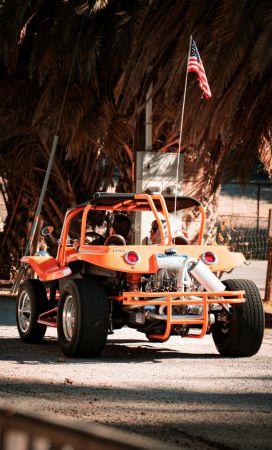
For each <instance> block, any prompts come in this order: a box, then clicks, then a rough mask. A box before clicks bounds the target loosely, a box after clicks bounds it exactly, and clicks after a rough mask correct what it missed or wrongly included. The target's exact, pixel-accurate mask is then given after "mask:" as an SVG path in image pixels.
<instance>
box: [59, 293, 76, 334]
mask: <svg viewBox="0 0 272 450" xmlns="http://www.w3.org/2000/svg"><path fill="white" fill-rule="evenodd" d="M75 324H76V304H75V301H74V299H73V297H72V295H68V296H67V297H66V299H65V302H64V306H63V313H62V327H63V333H64V336H65V338H66V340H67V341H69V342H70V341H71V340H72V338H73V335H74V332H75Z"/></svg>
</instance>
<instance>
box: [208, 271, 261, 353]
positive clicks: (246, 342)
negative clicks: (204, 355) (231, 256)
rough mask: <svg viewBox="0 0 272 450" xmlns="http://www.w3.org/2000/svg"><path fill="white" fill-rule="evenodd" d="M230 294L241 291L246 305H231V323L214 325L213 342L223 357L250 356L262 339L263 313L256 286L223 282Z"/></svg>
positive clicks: (246, 283)
mask: <svg viewBox="0 0 272 450" xmlns="http://www.w3.org/2000/svg"><path fill="white" fill-rule="evenodd" d="M223 283H224V284H225V286H226V289H227V290H229V291H238V290H244V291H245V297H246V302H245V303H239V304H236V305H234V304H233V305H231V310H230V311H231V312H230V316H229V318H230V322H228V323H224V322H217V323H216V324H215V326H214V329H213V333H212V336H213V340H214V343H215V345H216V348H217V350H218V351H219V353H220V355H222V356H236V357H239V356H253V355H255V354H256V353H257V352H258V350H259V348H260V346H261V344H262V340H263V334H264V311H263V304H262V300H261V297H260V294H259V291H258V288H257V286H256V285H255V283H253V282H252V281H250V280H224V281H223Z"/></svg>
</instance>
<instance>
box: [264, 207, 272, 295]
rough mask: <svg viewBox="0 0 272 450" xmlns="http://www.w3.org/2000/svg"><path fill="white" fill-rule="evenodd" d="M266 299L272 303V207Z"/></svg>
mask: <svg viewBox="0 0 272 450" xmlns="http://www.w3.org/2000/svg"><path fill="white" fill-rule="evenodd" d="M264 301H265V303H271V304H272V209H270V210H269V218H268V254H267V273H266V284H265V296H264Z"/></svg>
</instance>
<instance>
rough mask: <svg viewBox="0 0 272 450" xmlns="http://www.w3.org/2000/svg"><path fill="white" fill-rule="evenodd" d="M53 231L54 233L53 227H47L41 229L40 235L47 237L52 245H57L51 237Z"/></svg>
mask: <svg viewBox="0 0 272 450" xmlns="http://www.w3.org/2000/svg"><path fill="white" fill-rule="evenodd" d="M53 231H54V227H52V226H48V227H44V228H43V229H42V233H41V234H42V236H46V237H48V238H49V239H50V240H51V242H53V244H55V245H58V241H57V240H56V239H55V238H54V236H53V235H52V233H53Z"/></svg>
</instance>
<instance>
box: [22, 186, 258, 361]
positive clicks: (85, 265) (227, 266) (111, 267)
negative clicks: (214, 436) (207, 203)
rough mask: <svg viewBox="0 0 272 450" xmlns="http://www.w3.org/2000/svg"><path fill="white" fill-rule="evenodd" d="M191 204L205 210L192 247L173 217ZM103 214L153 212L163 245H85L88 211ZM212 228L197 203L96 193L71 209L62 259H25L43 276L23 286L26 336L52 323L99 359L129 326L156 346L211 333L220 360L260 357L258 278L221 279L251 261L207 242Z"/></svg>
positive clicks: (77, 348)
mask: <svg viewBox="0 0 272 450" xmlns="http://www.w3.org/2000/svg"><path fill="white" fill-rule="evenodd" d="M187 208H195V209H196V210H198V214H199V217H200V219H199V233H198V238H197V242H196V243H194V244H193V245H191V244H190V243H186V242H185V241H184V243H183V244H182V245H179V244H178V243H176V242H179V240H178V238H176V239H175V238H174V236H173V234H174V232H173V230H172V223H171V219H170V213H172V212H173V211H174V210H177V211H181V210H184V209H187ZM101 210H102V211H112V212H113V213H115V212H119V213H120V212H122V213H126V214H129V215H130V216H133V213H134V212H139V211H141V212H149V214H150V213H152V216H153V217H152V220H154V219H156V221H157V223H158V228H159V231H160V241H161V243H160V244H159V245H142V244H135V245H110V244H109V245H92V244H90V243H86V242H87V241H86V229H87V220H88V214H89V212H90V211H101ZM76 217H77V218H79V221H80V224H81V229H80V236H79V241H80V242H79V247H78V248H74V246H73V245H72V244H70V243H69V233H70V227H71V223H72V221H73V220H74V219H75V218H76ZM162 219H163V221H164V224H163V222H162ZM181 227H182V223H181V224H180V229H181ZM204 228H205V211H204V208H203V206H202V205H201V204H200V202H199V201H198V200H196V199H194V198H192V197H177V198H176V199H175V198H173V197H163V196H162V195H160V194H154V195H148V194H109V193H97V194H95V195H94V197H93V199H92V200H90V201H89V202H86V203H84V204H81V205H78V206H76V207H73V208H71V209H69V210H68V211H67V213H66V216H65V220H64V224H63V228H62V232H61V236H60V239H59V246H58V252H57V256H56V258H54V257H51V256H26V257H24V258H23V259H22V262H23V263H25V264H28V265H30V266H31V268H32V269H33V271H34V272H35V274H36V278H35V279H29V280H26V281H25V282H24V283H23V284H22V286H21V288H20V291H19V294H18V298H17V325H18V330H19V333H20V336H21V338H22V340H24V341H27V342H39V341H40V340H41V339H42V338H43V336H44V333H45V330H46V327H47V326H53V327H57V328H58V338H59V342H60V345H61V348H62V350H63V352H64V353H65V354H66V355H67V356H98V355H99V354H100V353H101V352H102V350H103V348H104V346H105V343H106V339H107V335H108V333H113V332H114V330H115V329H119V328H121V327H122V326H125V325H127V326H129V327H133V328H136V329H137V330H139V331H141V332H143V333H145V335H146V336H147V338H148V339H149V340H150V341H153V342H163V341H165V340H167V339H168V338H169V337H170V336H171V335H180V336H182V337H190V338H201V337H203V336H204V335H206V334H207V333H212V335H213V338H214V342H215V345H216V347H217V349H218V350H219V352H220V353H221V354H222V355H234V356H251V355H253V354H255V353H256V352H257V351H258V350H259V347H260V345H261V342H262V337H263V328H264V324H263V322H264V321H263V309H262V302H261V299H260V296H259V293H258V290H257V288H256V286H255V285H254V283H252V282H251V281H250V280H227V281H224V282H222V281H221V280H220V279H219V276H220V275H221V274H222V272H224V271H230V270H232V269H233V268H234V267H236V266H237V265H240V264H242V263H243V262H244V257H243V255H242V254H241V253H234V252H230V251H229V250H228V249H227V247H224V246H218V245H214V246H213V245H205V244H203V234H204Z"/></svg>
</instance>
